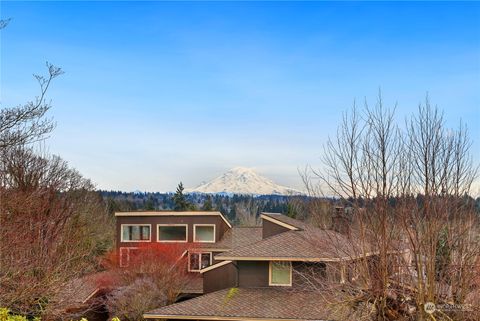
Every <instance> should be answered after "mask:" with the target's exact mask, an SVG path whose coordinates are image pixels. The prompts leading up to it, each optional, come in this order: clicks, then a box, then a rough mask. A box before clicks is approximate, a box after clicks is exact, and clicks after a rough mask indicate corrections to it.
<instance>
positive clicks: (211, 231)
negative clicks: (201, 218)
mask: <svg viewBox="0 0 480 321" xmlns="http://www.w3.org/2000/svg"><path fill="white" fill-rule="evenodd" d="M193 240H194V242H203V243H215V224H194V225H193Z"/></svg>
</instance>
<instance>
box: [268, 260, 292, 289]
mask: <svg viewBox="0 0 480 321" xmlns="http://www.w3.org/2000/svg"><path fill="white" fill-rule="evenodd" d="M269 284H270V285H273V286H291V285H292V262H279V261H271V262H270V276H269Z"/></svg>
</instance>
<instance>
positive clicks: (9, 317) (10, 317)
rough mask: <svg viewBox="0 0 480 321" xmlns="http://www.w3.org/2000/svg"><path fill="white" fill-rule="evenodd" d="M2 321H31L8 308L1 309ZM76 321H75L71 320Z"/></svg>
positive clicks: (39, 319)
mask: <svg viewBox="0 0 480 321" xmlns="http://www.w3.org/2000/svg"><path fill="white" fill-rule="evenodd" d="M31 320H32V321H41V318H39V317H35V318H33V319H31ZM0 321H29V319H28V318H27V317H24V316H22V315H18V314H13V313H11V311H10V310H9V309H7V308H0ZM70 321H74V320H70ZM79 321H88V320H87V319H86V318H81V319H80V320H79ZM111 321H120V319H119V318H117V317H114V318H112V320H111Z"/></svg>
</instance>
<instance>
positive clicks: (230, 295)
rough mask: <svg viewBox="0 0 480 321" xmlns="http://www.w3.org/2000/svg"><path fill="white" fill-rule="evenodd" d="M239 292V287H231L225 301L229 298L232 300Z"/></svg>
mask: <svg viewBox="0 0 480 321" xmlns="http://www.w3.org/2000/svg"><path fill="white" fill-rule="evenodd" d="M237 293H238V288H231V289H230V290H228V293H227V295H226V296H225V300H224V301H223V303H225V304H226V303H227V302H228V301H229V300H231V299H232V298H233V297H234V296H235V295H236V294H237Z"/></svg>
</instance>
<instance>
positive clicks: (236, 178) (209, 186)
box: [185, 167, 302, 195]
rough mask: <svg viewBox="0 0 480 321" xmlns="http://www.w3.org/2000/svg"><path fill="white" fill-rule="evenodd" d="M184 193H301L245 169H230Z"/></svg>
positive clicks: (249, 169)
mask: <svg viewBox="0 0 480 321" xmlns="http://www.w3.org/2000/svg"><path fill="white" fill-rule="evenodd" d="M185 192H186V193H204V194H226V195H234V194H236V195H302V192H300V191H298V190H295V189H293V188H289V187H286V186H282V185H278V184H275V183H274V182H273V181H272V180H270V179H269V178H267V177H264V176H261V175H259V174H257V173H256V172H255V171H254V170H253V169H251V168H246V167H235V168H232V169H231V170H229V171H228V172H226V173H224V174H223V175H221V176H219V177H217V178H215V179H213V180H211V181H210V182H207V183H203V184H201V185H199V186H197V187H195V188H187V189H185Z"/></svg>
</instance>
